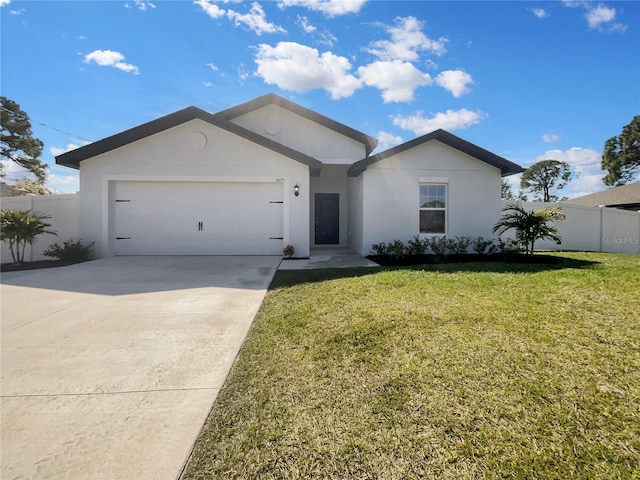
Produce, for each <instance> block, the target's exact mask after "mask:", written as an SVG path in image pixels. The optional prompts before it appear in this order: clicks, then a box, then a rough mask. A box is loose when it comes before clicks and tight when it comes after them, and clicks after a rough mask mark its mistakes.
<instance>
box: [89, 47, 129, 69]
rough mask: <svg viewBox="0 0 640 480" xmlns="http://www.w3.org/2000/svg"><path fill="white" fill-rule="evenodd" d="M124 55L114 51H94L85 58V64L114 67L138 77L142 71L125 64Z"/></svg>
mask: <svg viewBox="0 0 640 480" xmlns="http://www.w3.org/2000/svg"><path fill="white" fill-rule="evenodd" d="M124 58H125V57H124V55H123V54H121V53H120V52H114V51H112V50H94V51H93V52H91V53H89V54H88V55H86V56H85V57H84V63H91V62H94V63H96V64H97V65H100V66H102V67H114V68H117V69H119V70H122V71H123V72H127V73H133V74H134V75H138V74H139V73H140V70H138V67H136V66H135V65H132V64H130V63H124V62H123V60H124Z"/></svg>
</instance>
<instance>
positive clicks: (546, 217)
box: [493, 204, 566, 255]
mask: <svg viewBox="0 0 640 480" xmlns="http://www.w3.org/2000/svg"><path fill="white" fill-rule="evenodd" d="M502 211H503V215H502V217H500V221H499V222H498V223H496V224H495V225H494V227H493V232H494V233H498V235H502V234H503V233H505V232H506V231H507V230H511V229H514V230H515V231H516V239H517V241H518V243H520V244H522V245H523V246H524V247H525V252H526V253H527V254H529V255H533V250H534V245H535V242H536V240H538V239H543V238H550V239H551V240H553V241H555V242H556V243H557V244H558V245H559V244H560V243H561V239H560V237H559V236H558V229H557V228H556V227H555V225H551V224H550V223H551V222H557V221H560V220H564V219H565V218H566V216H565V214H564V212H563V211H562V210H561V209H560V208H558V207H546V208H543V209H542V210H539V211H537V212H534V211H526V210H525V209H524V208H523V207H522V205H519V204H509V205H507V206H506V207H505V208H504V209H503V210H502Z"/></svg>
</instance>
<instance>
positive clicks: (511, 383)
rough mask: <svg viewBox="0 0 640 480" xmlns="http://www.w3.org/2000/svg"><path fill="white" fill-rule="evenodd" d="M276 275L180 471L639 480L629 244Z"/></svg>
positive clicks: (639, 396) (638, 265) (634, 271)
mask: <svg viewBox="0 0 640 480" xmlns="http://www.w3.org/2000/svg"><path fill="white" fill-rule="evenodd" d="M558 255H559V256H561V257H563V258H564V261H563V262H562V263H560V264H557V265H535V264H529V265H514V264H500V263H482V264H480V263H478V264H473V263H470V264H445V265H429V266H423V267H414V268H397V269H389V268H387V269H373V270H372V269H349V270H317V271H288V272H278V274H277V275H276V278H275V279H274V282H273V284H272V287H271V290H270V291H269V292H268V294H267V297H266V299H265V301H264V303H263V305H262V307H261V309H260V312H259V313H258V316H257V318H256V321H255V323H254V324H253V326H252V329H251V331H250V333H249V335H248V338H247V340H246V342H245V344H244V346H243V348H242V350H241V352H240V355H239V357H238V359H237V361H236V364H235V365H234V368H233V369H232V371H231V373H230V376H229V378H228V379H227V382H226V383H225V385H224V387H223V389H222V391H221V392H220V395H219V397H218V399H217V400H216V402H215V404H214V406H213V409H212V411H211V414H210V416H209V419H208V421H207V423H206V425H205V427H204V429H203V431H202V433H201V435H200V438H199V439H198V441H197V443H196V446H195V449H194V451H193V454H192V457H191V459H190V461H189V464H188V465H187V468H186V470H185V473H184V478H185V479H203V478H212V479H213V478H216V479H217V478H260V479H276V478H277V479H298V478H323V479H347V478H349V479H351V478H356V479H423V478H427V479H430V478H433V479H440V478H442V479H485V478H486V479H492V478H516V479H517V478H521V479H530V478H542V479H578V478H580V479H618V478H619V479H627V478H635V479H637V478H640V407H639V405H640V295H639V293H640V287H639V286H640V256H631V255H613V254H599V253H562V254H558Z"/></svg>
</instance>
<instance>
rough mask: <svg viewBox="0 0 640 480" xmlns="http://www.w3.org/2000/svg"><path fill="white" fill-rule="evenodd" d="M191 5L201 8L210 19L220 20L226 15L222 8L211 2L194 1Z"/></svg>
mask: <svg viewBox="0 0 640 480" xmlns="http://www.w3.org/2000/svg"><path fill="white" fill-rule="evenodd" d="M193 3H194V4H196V5H198V6H199V7H200V8H202V11H203V12H204V13H206V14H207V15H209V16H210V17H211V18H220V17H224V16H225V15H226V14H227V11H226V10H225V9H224V8H220V7H219V6H218V5H216V4H215V3H213V2H212V1H211V0H195V1H194V2H193Z"/></svg>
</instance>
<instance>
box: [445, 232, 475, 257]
mask: <svg viewBox="0 0 640 480" xmlns="http://www.w3.org/2000/svg"><path fill="white" fill-rule="evenodd" d="M449 245H450V247H449V248H450V250H451V251H450V253H452V254H458V255H464V254H465V253H469V245H471V237H464V236H463V237H455V238H452V239H451V240H450V243H449Z"/></svg>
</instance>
